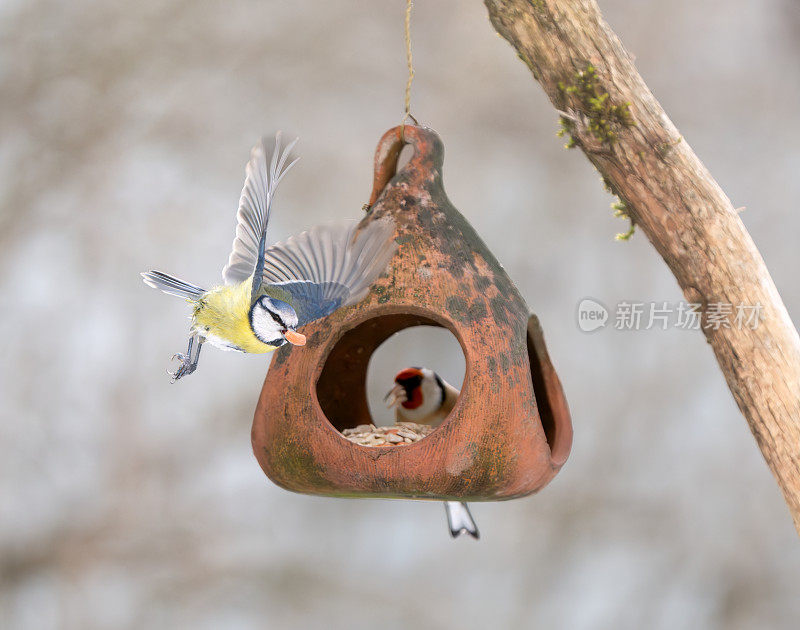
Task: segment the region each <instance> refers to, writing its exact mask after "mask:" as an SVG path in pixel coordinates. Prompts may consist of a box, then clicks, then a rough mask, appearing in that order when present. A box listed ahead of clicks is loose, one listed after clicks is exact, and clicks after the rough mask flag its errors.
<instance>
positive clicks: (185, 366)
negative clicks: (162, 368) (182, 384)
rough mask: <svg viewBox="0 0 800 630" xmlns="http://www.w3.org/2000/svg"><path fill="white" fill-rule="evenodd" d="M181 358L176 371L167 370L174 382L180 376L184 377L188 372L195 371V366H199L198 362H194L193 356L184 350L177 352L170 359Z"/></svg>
mask: <svg viewBox="0 0 800 630" xmlns="http://www.w3.org/2000/svg"><path fill="white" fill-rule="evenodd" d="M176 358H177V359H179V360H180V362H181V364H180V366H179V367H178V369H177V370H175V371H174V372H170V371H169V370H167V374H169V375H170V376H171V377H172V382H173V383H174V382H175V381H177V380H178V379H180V378H183V377H184V376H186V375H187V374H191V373H192V372H194V370H195V368H196V367H197V363H193V362H192V359H191V357H190V356H189V355H188V354H184V353H182V352H176V353H175V354H173V355H172V359H170V361H174V360H175V359H176Z"/></svg>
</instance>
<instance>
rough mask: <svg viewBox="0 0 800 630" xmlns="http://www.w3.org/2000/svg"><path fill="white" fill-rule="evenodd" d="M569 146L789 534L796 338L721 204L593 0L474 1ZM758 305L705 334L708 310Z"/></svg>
mask: <svg viewBox="0 0 800 630" xmlns="http://www.w3.org/2000/svg"><path fill="white" fill-rule="evenodd" d="M484 2H485V4H486V7H487V8H488V10H489V16H490V19H491V21H492V24H493V25H494V27H495V29H496V30H497V31H498V32H499V33H500V34H501V35H502V36H503V37H505V38H506V39H507V40H508V41H509V42H510V43H511V45H512V46H513V47H514V48H515V49H516V51H517V53H518V55H519V57H520V58H521V59H522V60H523V61H524V62H525V63H526V65H527V66H528V67H529V68H530V70H531V72H532V73H533V76H534V78H535V79H536V80H537V81H538V82H539V83H540V84H541V85H542V87H543V88H544V90H545V92H546V93H547V96H548V97H549V99H550V101H551V102H552V103H553V105H554V106H555V108H556V110H558V111H559V112H560V114H561V122H562V133H563V134H564V135H566V136H569V137H570V144H571V145H573V146H577V147H580V148H581V149H582V150H583V152H584V153H585V154H586V156H587V157H588V158H589V160H590V161H591V162H592V164H594V165H595V167H597V170H598V171H600V173H601V174H602V176H603V179H604V181H605V182H606V184H607V185H608V187H609V189H610V190H611V191H612V192H613V193H614V194H616V195H617V196H618V197H619V198H620V202H621V205H620V208H622V211H623V212H624V213H625V214H627V215H628V216H629V217H630V218H631V220H632V221H633V222H634V223H635V224H636V225H637V226H639V227H640V228H641V230H642V231H643V232H644V233H645V234H646V235H647V238H648V239H649V240H650V242H651V243H652V244H653V246H654V247H655V248H656V250H657V251H658V253H659V254H660V255H661V257H662V258H663V259H664V261H665V262H666V263H667V265H668V266H669V268H670V270H671V271H672V273H673V274H674V275H675V278H676V279H677V280H678V283H679V284H680V286H681V289H682V290H683V293H684V295H685V296H686V299H687V300H688V301H689V302H691V303H699V304H701V305H702V306H701V310H702V312H703V332H704V334H705V335H706V338H707V340H708V342H709V343H710V344H711V347H712V348H713V350H714V354H715V355H716V357H717V361H718V363H719V366H720V368H721V369H722V372H723V373H724V374H725V379H726V381H727V383H728V387H729V388H730V390H731V392H732V393H733V397H734V398H735V400H736V403H737V404H738V405H739V409H740V410H741V411H742V413H743V414H744V416H745V418H747V421H748V424H749V425H750V429H751V430H752V432H753V435H754V436H755V438H756V441H757V442H758V446H759V448H760V449H761V452H762V453H763V455H764V458H765V459H766V461H767V464H768V465H769V467H770V469H771V470H772V472H773V474H774V475H775V478H776V479H777V481H778V484H779V485H780V488H781V490H782V492H783V496H784V498H785V499H786V503H787V504H788V506H789V509H790V511H791V513H792V518H793V519H794V523H795V527H796V528H797V529H798V532H800V338H799V337H798V334H797V331H796V330H795V328H794V326H793V325H792V322H791V320H790V318H789V314H788V313H787V311H786V307H785V306H784V305H783V302H782V301H781V298H780V296H779V295H778V291H777V289H776V288H775V284H774V283H773V281H772V278H771V277H770V275H769V272H768V271H767V268H766V266H765V264H764V261H763V260H762V258H761V255H760V254H759V252H758V250H757V249H756V247H755V245H754V243H753V241H752V239H751V238H750V235H749V234H748V233H747V230H746V229H745V227H744V225H743V224H742V222H741V220H740V219H739V216H738V215H737V213H736V211H735V210H734V208H733V206H732V204H731V202H730V200H729V199H728V198H727V197H726V196H725V194H724V193H723V192H722V190H721V189H720V187H719V185H718V184H717V182H716V181H714V179H713V178H712V177H711V174H710V173H709V172H708V171H707V170H706V168H705V166H703V164H702V163H701V162H700V160H699V159H698V157H697V156H696V155H695V153H694V152H693V151H692V149H691V148H690V147H689V145H688V144H687V143H686V142H684V141H683V140H682V137H681V136H680V134H679V133H678V130H677V129H676V128H675V126H674V125H673V124H672V121H670V119H669V118H668V117H667V115H666V113H665V112H664V110H663V109H662V108H661V105H659V103H658V101H656V99H655V98H654V97H653V95H652V93H651V92H650V90H649V89H648V88H647V86H646V85H645V83H644V81H643V80H642V78H641V76H639V73H638V72H637V71H636V68H635V67H634V65H633V61H632V59H631V57H630V55H629V54H628V53H627V52H626V50H625V49H624V48H623V46H622V43H621V42H620V41H619V39H618V38H617V36H616V35H615V34H614V32H613V31H612V30H611V29H610V28H609V26H608V25H607V24H606V23H605V22H604V21H603V18H602V16H601V14H600V10H599V8H598V6H597V3H596V2H595V0H484ZM715 304H731V305H733V308H734V309H735V307H736V305H740V304H741V305H747V306H755V305H761V307H762V310H761V313H762V320H761V321H760V322H759V323H758V325H757V327H755V329H753V328H752V327H751V326H736V325H731V326H730V327H725V326H720V327H719V328H716V327H715V326H714V325H711V324H712V320H711V319H709V312H710V311H711V310H713V307H712V308H709V305H715Z"/></svg>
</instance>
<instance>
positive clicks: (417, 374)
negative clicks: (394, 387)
mask: <svg viewBox="0 0 800 630" xmlns="http://www.w3.org/2000/svg"><path fill="white" fill-rule="evenodd" d="M412 378H422V370H418V369H417V368H406V369H404V370H400V371H399V372H398V373H397V376H395V377H394V381H395V383H399V382H400V381H407V380H410V379H412Z"/></svg>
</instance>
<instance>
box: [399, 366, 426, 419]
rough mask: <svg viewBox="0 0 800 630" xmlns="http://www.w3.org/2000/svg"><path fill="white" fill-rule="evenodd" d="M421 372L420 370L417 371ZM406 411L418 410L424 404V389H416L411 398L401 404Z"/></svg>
mask: <svg viewBox="0 0 800 630" xmlns="http://www.w3.org/2000/svg"><path fill="white" fill-rule="evenodd" d="M417 371H419V370H417ZM400 404H401V405H403V407H405V408H406V409H416V408H417V407H419V406H420V405H421V404H422V388H421V387H415V388H414V389H412V390H411V398H409V399H408V400H406V401H404V402H402V403H400Z"/></svg>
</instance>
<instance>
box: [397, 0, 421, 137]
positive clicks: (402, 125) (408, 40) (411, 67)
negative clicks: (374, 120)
mask: <svg viewBox="0 0 800 630" xmlns="http://www.w3.org/2000/svg"><path fill="white" fill-rule="evenodd" d="M412 6H413V3H412V1H411V0H406V22H405V29H406V64H407V65H408V80H407V81H406V98H405V108H404V110H403V120H402V121H401V122H400V139H401V140H404V139H405V137H404V131H405V128H406V121H407V120H409V119H410V120H411V121H412V122H413V123H414V124H415V125H417V124H419V123H418V122H417V119H416V118H414V116H413V114H412V113H411V83H412V82H413V81H414V60H413V58H412V56H411V7H412Z"/></svg>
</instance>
